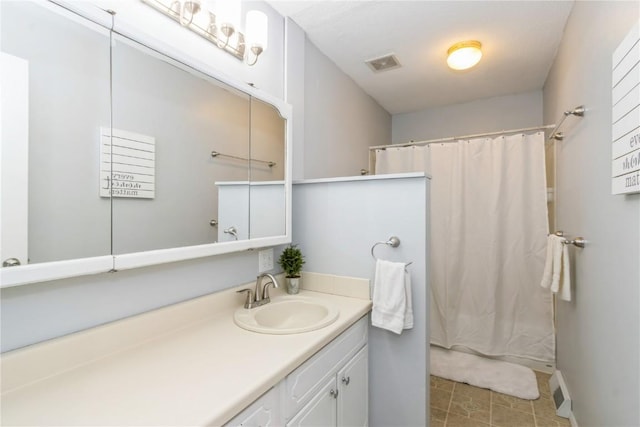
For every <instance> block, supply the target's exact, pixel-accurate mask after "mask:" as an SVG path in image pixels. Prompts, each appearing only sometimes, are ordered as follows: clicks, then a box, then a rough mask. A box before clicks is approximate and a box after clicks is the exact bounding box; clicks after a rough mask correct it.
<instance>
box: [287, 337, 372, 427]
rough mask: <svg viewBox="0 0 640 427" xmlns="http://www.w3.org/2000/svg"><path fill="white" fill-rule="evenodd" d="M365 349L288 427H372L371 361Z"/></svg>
mask: <svg viewBox="0 0 640 427" xmlns="http://www.w3.org/2000/svg"><path fill="white" fill-rule="evenodd" d="M367 350H368V348H367V346H364V348H362V349H361V350H360V351H359V352H358V354H356V355H355V356H354V357H353V358H352V359H351V360H350V361H349V362H348V363H347V365H346V366H344V368H342V369H340V370H339V371H338V372H337V374H335V375H334V376H333V377H331V378H330V379H329V380H328V381H326V382H324V383H323V384H322V386H321V388H320V391H319V392H318V394H317V395H315V396H314V397H313V398H312V399H311V401H310V402H309V403H308V404H307V405H306V406H304V407H303V408H302V409H301V410H300V412H298V413H297V414H296V415H295V416H294V417H293V419H292V420H291V421H289V422H288V423H287V427H302V426H327V427H329V426H366V425H368V413H369V407H368V372H367V371H368V363H367V361H368V357H367Z"/></svg>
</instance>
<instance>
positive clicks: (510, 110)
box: [392, 91, 543, 144]
mask: <svg viewBox="0 0 640 427" xmlns="http://www.w3.org/2000/svg"><path fill="white" fill-rule="evenodd" d="M541 124H543V123H542V91H535V92H527V93H520V94H515V95H505V96H497V97H494V98H485V99H479V100H476V101H471V102H466V103H463V104H453V105H447V106H445V107H436V108H429V109H426V110H422V111H416V112H413V113H404V114H396V115H394V116H393V126H392V129H393V130H392V133H393V136H392V141H393V143H394V144H397V143H402V142H409V141H411V140H413V141H424V140H428V139H435V138H446V137H450V136H464V135H470V134H475V133H482V132H495V131H500V130H505V129H518V128H523V127H533V126H539V125H541Z"/></svg>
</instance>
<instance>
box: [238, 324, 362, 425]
mask: <svg viewBox="0 0 640 427" xmlns="http://www.w3.org/2000/svg"><path fill="white" fill-rule="evenodd" d="M367 319H368V317H367V316H365V317H363V318H361V319H360V320H358V321H357V322H356V323H355V324H353V325H352V326H351V327H350V328H349V329H347V330H346V331H345V332H343V333H342V334H340V335H339V336H338V337H337V338H335V339H334V340H333V341H331V342H330V343H329V344H327V345H326V346H325V347H324V348H323V349H322V350H320V351H319V352H317V353H316V354H315V355H313V356H312V357H311V358H310V359H308V360H307V361H306V362H304V363H303V364H302V365H300V366H299V367H298V368H296V370H294V371H293V372H292V373H290V374H289V375H288V376H287V377H286V378H285V379H284V380H282V381H280V382H279V383H278V384H276V385H275V386H274V387H273V388H272V389H271V390H269V391H268V392H267V393H265V394H263V395H262V396H261V397H260V398H258V399H257V400H256V401H255V402H253V403H252V404H251V405H249V406H248V407H247V408H245V409H244V410H243V411H242V412H240V413H239V414H238V415H236V416H235V417H234V418H233V419H232V420H231V421H229V422H228V423H227V424H226V425H225V426H226V427H231V426H233V427H236V426H243V427H249V426H250V427H258V426H281V425H286V426H288V427H289V426H323V427H325V426H327V427H328V426H366V425H367V423H368V412H369V408H368V400H369V399H368V354H367V350H368V347H367V333H368V321H367Z"/></svg>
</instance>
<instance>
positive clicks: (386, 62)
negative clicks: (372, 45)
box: [366, 54, 401, 73]
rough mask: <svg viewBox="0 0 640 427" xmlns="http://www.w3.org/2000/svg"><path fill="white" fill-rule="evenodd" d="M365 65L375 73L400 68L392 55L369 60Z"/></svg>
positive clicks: (396, 59)
mask: <svg viewBox="0 0 640 427" xmlns="http://www.w3.org/2000/svg"><path fill="white" fill-rule="evenodd" d="M366 64H367V65H368V66H369V68H371V69H372V70H373V71H374V72H376V73H378V72H380V71H387V70H393V69H394V68H400V67H401V65H400V62H398V58H396V56H395V55H393V54H391V55H386V56H382V57H380V58H374V59H370V60H368V61H366Z"/></svg>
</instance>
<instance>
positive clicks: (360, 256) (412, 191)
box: [293, 177, 429, 426]
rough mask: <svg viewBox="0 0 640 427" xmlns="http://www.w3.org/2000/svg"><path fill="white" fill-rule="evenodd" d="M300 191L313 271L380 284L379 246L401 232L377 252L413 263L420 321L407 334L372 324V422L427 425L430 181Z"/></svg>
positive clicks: (298, 209)
mask: <svg viewBox="0 0 640 427" xmlns="http://www.w3.org/2000/svg"><path fill="white" fill-rule="evenodd" d="M293 195H294V200H293V212H294V218H295V222H294V224H293V238H294V242H296V243H298V244H299V245H300V248H301V249H302V250H303V251H304V254H305V257H306V260H307V263H306V265H305V266H304V270H305V271H311V272H321V273H328V274H337V275H343V276H352V277H363V278H368V279H370V280H371V283H373V279H374V271H375V260H374V259H373V258H372V257H371V246H372V245H373V244H374V243H376V242H378V241H386V240H387V239H388V238H389V237H390V236H393V235H395V236H398V237H399V238H400V240H401V243H400V246H399V247H397V248H390V247H386V246H378V247H377V248H376V251H375V254H376V255H377V256H378V257H380V258H382V259H387V260H392V261H403V262H409V261H412V262H413V264H411V265H410V266H409V267H408V271H409V272H410V273H411V280H412V295H413V311H414V325H415V326H414V328H413V329H410V330H405V331H403V332H402V334H401V335H396V334H394V333H392V332H389V331H385V330H383V329H379V328H373V327H372V328H370V329H369V372H370V375H369V425H371V426H392V425H393V426H424V425H427V419H428V417H427V411H428V408H429V395H428V393H429V391H428V390H429V387H428V384H429V383H428V381H429V379H428V376H429V375H428V368H427V367H428V363H429V354H428V352H427V346H428V344H427V343H428V342H429V326H428V320H427V319H428V318H429V293H428V292H427V289H428V284H427V277H428V276H427V265H426V260H427V258H428V257H427V253H426V251H427V241H428V240H427V232H428V231H427V221H428V219H427V215H428V212H429V204H428V200H429V183H428V180H427V179H426V178H424V177H418V178H416V177H414V178H402V179H374V180H359V181H350V182H331V183H308V184H305V183H301V184H297V185H294V191H293ZM390 200H392V201H393V203H389V201H390ZM328 231H329V232H328Z"/></svg>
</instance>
